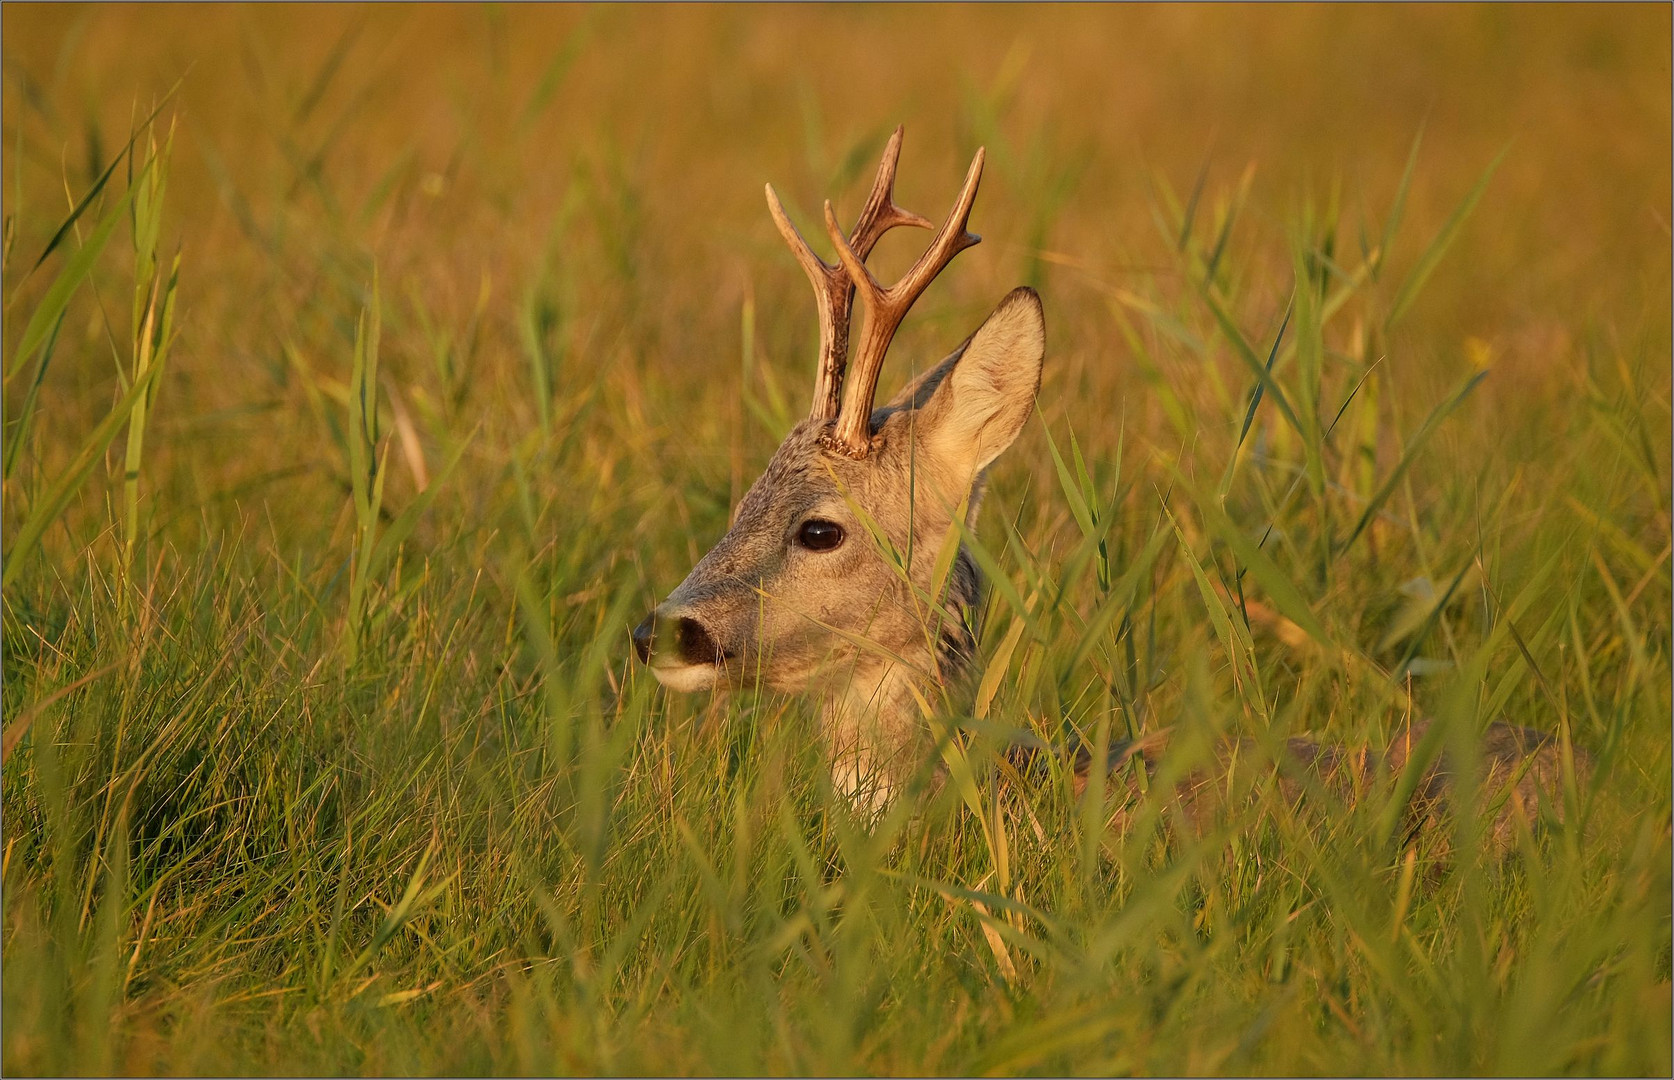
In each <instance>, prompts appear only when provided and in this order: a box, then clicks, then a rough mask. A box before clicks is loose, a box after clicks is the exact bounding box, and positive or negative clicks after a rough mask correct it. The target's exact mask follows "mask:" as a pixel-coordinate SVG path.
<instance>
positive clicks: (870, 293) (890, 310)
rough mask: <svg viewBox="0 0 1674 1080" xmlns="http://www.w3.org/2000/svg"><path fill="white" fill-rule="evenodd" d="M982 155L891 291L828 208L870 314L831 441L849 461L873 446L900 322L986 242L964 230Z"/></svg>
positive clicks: (841, 254) (830, 228) (830, 226)
mask: <svg viewBox="0 0 1674 1080" xmlns="http://www.w3.org/2000/svg"><path fill="white" fill-rule="evenodd" d="M984 156H985V152H984V151H983V150H982V149H978V150H977V152H976V156H975V157H974V158H972V159H971V167H970V169H969V170H968V171H967V172H966V173H965V186H964V187H962V188H960V190H959V198H958V199H956V200H955V201H954V204H953V209H952V210H950V211H949V212H948V216H947V220H946V221H945V222H943V223H942V227H941V229H940V230H939V231H938V232H937V233H936V236H935V238H934V239H933V240H931V241H930V247H929V248H928V249H927V250H926V251H925V252H924V254H923V255H920V256H919V257H918V261H917V262H915V263H913V265H912V269H910V270H908V271H907V272H906V274H904V275H903V276H902V277H901V280H900V281H897V282H896V283H895V284H894V285H891V286H890V287H889V288H887V289H886V288H884V287H883V286H882V285H880V284H879V283H878V279H877V278H875V277H873V276H872V273H871V271H869V270H867V269H866V263H865V261H864V259H865V256H863V255H860V254H859V253H858V252H857V251H856V250H855V249H854V248H852V247H850V246H849V244H848V243H846V242H845V241H844V240H843V233H842V230H841V229H839V228H838V227H837V215H836V214H834V213H833V212H832V209H831V203H830V202H829V201H828V202H827V203H826V204H825V229H826V232H827V233H829V234H830V236H831V242H832V243H833V244H835V245H836V246H837V257H838V258H839V259H840V260H841V261H842V264H843V268H844V269H845V270H847V271H848V274H849V278H850V279H851V280H852V281H853V282H854V286H855V290H856V291H857V292H858V293H859V294H860V303H861V306H862V307H863V308H865V310H866V321H865V323H864V325H863V328H862V330H861V336H860V347H859V349H857V350H856V352H855V358H854V364H853V371H852V373H851V374H850V377H849V378H848V379H847V380H845V384H844V386H843V403H842V408H841V409H840V410H839V412H838V414H837V430H836V431H835V432H834V434H833V438H832V441H833V442H834V443H835V445H836V447H837V448H838V449H840V450H842V451H843V452H844V453H846V454H848V455H849V456H851V457H857V458H858V457H864V456H865V455H866V451H867V450H868V449H870V447H871V445H872V426H871V419H872V401H873V398H874V397H875V396H876V395H877V391H878V374H879V372H881V371H882V370H883V361H884V354H885V353H887V352H888V351H889V343H890V341H892V340H893V339H894V337H895V331H896V329H897V328H898V327H899V326H900V325H901V320H902V319H903V318H905V317H906V314H907V312H908V310H909V309H911V308H912V306H913V302H914V301H915V300H917V299H918V298H919V295H920V294H922V293H923V292H924V290H925V289H926V288H928V287H929V285H930V283H931V282H932V281H934V280H935V279H936V275H937V274H940V273H941V272H942V270H943V269H945V268H946V267H947V264H948V263H950V262H952V261H953V257H954V256H955V255H958V254H959V253H960V252H961V251H964V250H965V249H966V248H968V247H971V246H972V245H974V244H976V243H978V242H980V241H981V240H982V237H980V236H977V235H976V234H974V233H971V232H969V231H967V230H966V228H965V226H966V224H967V223H968V222H969V221H970V217H971V206H972V204H973V203H975V202H976V193H977V185H978V184H979V183H981V181H982V163H983V160H984Z"/></svg>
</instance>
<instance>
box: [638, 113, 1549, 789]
mask: <svg viewBox="0 0 1674 1080" xmlns="http://www.w3.org/2000/svg"><path fill="white" fill-rule="evenodd" d="M900 151H901V131H900V130H899V129H897V130H896V132H895V134H894V135H893V137H891V139H890V140H889V144H888V146H887V147H886V149H885V151H884V156H883V161H882V164H881V165H880V166H879V169H878V173H877V177H876V180H875V182H874V184H873V187H872V191H871V194H870V196H869V198H868V199H867V201H866V204H865V206H864V208H863V209H862V210H861V213H860V216H859V219H858V220H857V222H856V224H855V226H854V228H853V229H852V230H851V231H850V232H849V233H848V234H847V235H845V234H844V233H843V231H842V230H841V228H840V227H839V225H838V223H837V219H836V215H835V213H834V212H833V210H832V207H831V203H830V202H827V203H826V204H825V215H824V217H825V227H826V232H827V234H828V236H829V239H830V241H831V243H832V245H833V246H834V247H835V249H836V253H837V261H836V263H835V264H832V263H827V262H825V261H824V260H823V259H821V258H820V257H819V256H818V255H816V254H815V253H814V251H813V249H812V248H811V247H810V246H809V245H808V243H807V242H806V241H805V240H804V239H803V238H802V236H801V234H800V233H799V232H798V231H797V229H796V227H795V226H794V225H793V224H792V223H791V222H790V219H789V218H788V216H787V215H786V214H785V211H784V208H783V207H782V205H781V204H780V201H779V199H778V196H777V195H776V194H775V193H774V191H773V187H772V185H768V187H767V203H768V209H769V211H770V212H771V214H772V217H773V220H774V223H775V224H776V225H777V226H778V229H779V232H780V233H781V234H782V235H783V237H784V239H785V242H786V243H787V244H788V245H789V247H790V249H791V251H792V252H793V253H794V254H795V256H796V258H797V261H798V262H799V263H800V264H801V266H802V268H803V270H804V271H805V272H806V274H807V276H808V279H809V281H810V283H811V284H812V286H813V289H814V294H815V297H816V300H817V303H818V312H819V323H820V355H819V363H818V368H817V375H816V379H815V386H814V400H813V407H812V409H811V410H810V412H809V415H808V417H807V418H806V419H804V420H802V421H801V422H800V423H798V424H797V425H796V426H795V427H794V428H793V429H792V430H791V432H790V433H789V434H788V435H787V436H786V437H785V440H784V442H783V443H782V444H781V445H780V446H779V449H778V450H777V451H776V452H775V453H774V455H773V458H772V460H771V461H769V462H768V464H767V468H766V469H765V471H764V472H763V473H762V475H761V477H760V478H759V479H758V480H756V482H755V483H754V484H753V485H752V486H751V487H750V489H749V490H748V492H747V493H746V494H745V496H744V498H743V500H742V501H741V502H740V504H739V506H738V508H737V512H736V514H735V517H734V522H733V525H732V527H731V528H730V529H729V531H728V532H727V534H726V535H725V536H724V537H722V538H721V540H720V541H719V542H718V543H717V544H716V545H715V546H714V548H713V549H711V550H710V551H709V553H708V554H707V555H705V556H704V557H703V558H702V559H701V560H700V561H699V562H698V564H697V565H696V566H695V567H694V568H693V569H692V571H691V573H690V574H689V575H688V576H687V578H686V580H685V581H683V582H682V583H681V584H680V585H679V586H678V587H677V588H676V589H675V590H674V591H673V592H672V593H671V594H669V596H668V598H667V599H666V600H665V601H663V603H661V604H659V605H658V606H657V608H656V609H655V611H653V612H652V613H651V614H650V615H649V616H647V618H646V619H645V621H644V622H642V623H641V624H640V625H639V626H638V627H637V628H635V630H634V634H633V638H634V645H635V649H636V651H637V652H638V653H639V656H640V658H641V659H642V660H644V661H645V662H646V663H648V664H649V665H650V667H651V670H652V672H653V673H654V674H655V675H656V677H657V679H658V680H659V681H660V682H661V683H662V684H663V685H665V686H667V687H669V688H671V689H674V690H680V691H699V690H709V689H722V688H728V687H744V686H752V685H755V686H766V687H770V688H773V689H778V690H784V691H792V692H804V693H813V694H816V695H818V696H819V698H820V700H821V702H822V710H821V722H820V727H821V732H820V734H821V738H822V739H823V741H824V744H825V750H826V753H827V756H828V758H829V761H830V763H831V769H832V779H833V783H834V786H835V787H836V789H837V790H838V791H840V792H842V793H843V794H844V795H845V796H847V797H848V798H849V800H850V801H851V802H852V803H853V804H854V805H855V806H856V807H857V809H861V810H863V811H867V812H871V813H875V812H877V811H878V810H880V809H881V808H882V807H883V806H885V805H886V804H887V803H888V802H889V801H890V800H891V799H892V798H893V797H894V796H895V795H896V794H897V793H898V792H899V791H900V790H901V789H902V788H903V786H904V785H905V783H906V781H907V780H908V778H909V777H910V776H911V775H912V774H913V772H914V770H915V769H917V768H918V767H919V765H920V764H921V763H922V762H923V760H924V756H925V754H926V753H928V752H929V750H930V748H931V738H930V726H929V724H928V722H927V719H926V703H928V702H930V701H935V700H938V699H939V698H940V690H942V689H943V688H945V687H948V686H951V685H956V684H957V681H958V679H959V676H960V675H961V674H963V673H964V672H965V670H966V669H967V668H968V667H969V666H970V664H971V661H972V658H973V652H974V643H973V636H972V631H971V626H970V621H971V615H972V612H973V610H974V607H975V605H976V602H977V600H978V596H979V591H980V589H981V584H982V583H981V577H980V574H979V572H978V570H977V567H976V564H975V562H974V561H973V560H972V558H971V556H970V553H969V551H968V550H966V548H965V547H964V546H963V545H959V546H958V547H957V548H956V549H955V548H954V546H953V545H954V544H956V543H957V532H956V528H957V526H956V525H955V522H956V519H958V520H959V521H961V522H962V524H963V525H964V526H965V527H967V528H974V526H975V523H976V517H977V511H978V507H979V505H980V503H981V499H982V493H983V486H984V480H985V477H986V473H987V470H988V468H989V466H990V465H992V464H993V463H994V461H995V459H996V458H998V457H999V456H1000V454H1001V453H1003V452H1004V451H1005V450H1006V448H1007V447H1009V446H1010V445H1011V444H1012V442H1013V441H1014V440H1015V439H1016V438H1017V436H1018V434H1019V432H1020V431H1021V430H1022V429H1023V426H1024V424H1025V422H1026V421H1027V420H1028V418H1029V416H1030V414H1031V412H1032V411H1033V408H1034V400H1035V394H1036V391H1037V389H1038V388H1039V385H1040V377H1041V365H1042V361H1043V358H1044V355H1045V349H1046V330H1045V320H1044V315H1043V312H1042V308H1041V302H1040V298H1039V297H1038V296H1037V295H1036V294H1035V292H1034V291H1033V290H1031V289H1027V288H1019V289H1015V290H1013V291H1012V292H1011V293H1010V294H1008V295H1007V296H1006V297H1005V298H1004V299H1003V300H1001V301H1000V303H999V305H998V306H997V307H996V308H995V309H994V311H993V313H992V314H990V315H989V316H988V318H987V319H986V320H984V321H983V323H982V325H981V326H979V327H978V328H977V330H976V331H975V333H973V334H972V335H971V336H970V337H969V338H968V339H967V340H966V341H965V342H964V344H962V345H960V346H959V347H958V348H956V349H955V350H954V351H953V352H952V353H951V354H950V355H949V356H948V357H947V358H946V359H944V360H942V361H941V362H940V363H939V364H936V365H935V366H933V367H931V368H929V369H928V370H927V371H925V372H924V373H923V374H921V375H920V376H918V377H917V378H916V379H914V380H913V381H912V382H911V383H909V385H907V386H906V387H905V388H904V389H903V390H902V391H901V392H900V393H898V394H897V395H896V396H895V397H894V398H893V399H891V400H890V401H889V402H888V403H887V404H884V405H882V406H881V407H880V406H877V405H876V402H875V395H876V392H877V385H878V376H879V373H880V371H881V370H882V367H883V362H884V356H885V353H886V352H887V351H888V348H889V345H890V341H891V339H892V338H893V337H894V334H895V331H896V329H897V327H898V326H899V325H900V323H901V320H902V318H903V317H904V316H905V315H906V313H907V310H908V309H909V308H910V307H911V306H912V304H913V302H914V301H915V300H916V299H917V298H918V296H919V295H920V294H921V293H923V291H924V290H925V288H926V287H928V286H929V284H930V282H931V281H932V280H933V279H934V278H935V277H936V275H937V274H938V273H940V271H941V270H942V269H943V268H945V267H946V266H947V264H948V263H949V262H950V261H951V260H952V259H953V258H954V256H956V255H957V254H959V252H961V251H963V250H964V249H965V248H967V247H970V246H972V245H974V244H976V243H977V242H978V240H979V238H978V237H977V236H975V235H973V234H971V233H970V232H969V231H968V230H967V223H968V221H969V217H970V213H971V207H972V204H973V202H974V200H975V198H976V192H977V185H978V183H979V182H980V180H981V177H982V167H983V151H982V150H978V151H977V153H976V156H975V158H974V159H973V160H972V162H971V165H970V168H969V170H968V171H967V173H966V176H965V182H964V185H963V186H962V187H961V189H960V191H959V194H958V197H957V198H956V199H955V201H954V206H953V209H952V210H951V211H950V212H949V213H948V216H947V218H946V219H945V220H944V222H943V223H942V224H941V226H940V227H939V228H936V227H935V226H934V225H933V224H932V223H931V222H930V221H928V220H926V219H925V218H923V217H920V216H919V215H917V214H914V213H911V212H909V211H906V210H903V209H901V208H900V207H898V206H897V205H895V201H894V197H893V189H894V180H895V170H896V165H897V162H898V160H899V156H900ZM900 226H912V227H917V228H927V229H928V228H934V229H935V232H934V236H933V238H932V239H931V241H930V243H929V245H928V247H927V248H926V250H925V251H924V253H923V255H921V256H920V257H919V259H918V260H917V261H916V262H915V263H914V264H913V266H912V267H911V269H909V270H908V271H907V272H906V274H905V275H904V276H903V277H902V278H901V279H900V280H899V281H898V282H896V283H895V284H894V285H890V286H887V287H886V286H884V285H883V284H881V283H879V282H878V281H877V279H876V278H874V277H873V276H872V274H871V272H870V271H869V270H868V269H867V267H866V258H867V256H868V255H869V254H870V253H871V250H872V248H873V246H874V245H875V244H876V243H877V242H878V240H879V238H881V237H882V236H883V234H884V233H886V232H888V231H889V230H891V229H894V228H896V227H900ZM857 298H858V300H859V301H860V305H859V306H860V309H861V313H862V316H863V318H862V322H861V329H860V333H859V335H858V342H857V344H856V346H855V349H854V357H853V359H852V361H851V360H850V359H849V356H848V353H849V330H850V314H851V306H852V304H853V302H854V300H855V299H857ZM1423 731H1424V729H1423V728H1421V727H1416V726H1415V730H1413V731H1411V732H1408V733H1407V742H1406V744H1405V745H1406V746H1407V748H1408V749H1409V750H1410V748H1411V746H1412V740H1413V739H1414V738H1415V737H1416V738H1418V739H1420V740H1421V739H1422V735H1423ZM1165 742H1166V736H1165V735H1158V734H1153V735H1151V736H1150V737H1148V738H1146V739H1143V740H1140V741H1136V742H1132V743H1119V744H1117V745H1116V746H1114V747H1112V750H1111V754H1110V758H1109V762H1108V763H1109V764H1110V765H1120V764H1123V763H1125V762H1126V761H1127V760H1128V759H1129V758H1131V757H1133V756H1135V755H1139V756H1141V757H1142V758H1143V759H1144V760H1145V762H1146V767H1147V768H1148V769H1155V767H1156V760H1157V758H1158V756H1159V754H1158V752H1159V751H1160V749H1161V748H1162V746H1163V745H1164V743H1165ZM1238 746H1239V744H1238V743H1237V742H1236V741H1223V742H1222V743H1221V744H1220V749H1219V756H1220V757H1221V758H1223V759H1224V758H1225V757H1226V756H1227V755H1229V754H1236V753H1237V751H1238ZM1483 749H1484V760H1485V761H1486V762H1487V763H1488V765H1489V767H1490V776H1492V775H1494V774H1495V773H1496V772H1497V773H1498V774H1500V775H1506V773H1505V770H1507V769H1512V768H1517V767H1519V763H1523V768H1522V772H1520V773H1519V774H1518V775H1517V776H1516V778H1515V792H1514V794H1516V795H1517V796H1518V798H1517V799H1516V800H1515V801H1516V802H1517V803H1518V805H1522V804H1523V803H1525V802H1528V803H1532V802H1534V801H1537V800H1539V799H1540V798H1541V797H1542V795H1545V796H1546V797H1547V798H1548V799H1550V797H1551V796H1552V794H1553V793H1554V791H1555V790H1556V789H1555V787H1554V783H1555V778H1556V777H1557V776H1558V775H1559V771H1558V768H1557V761H1558V758H1557V747H1556V743H1555V741H1553V740H1551V739H1550V738H1548V737H1545V736H1542V735H1540V734H1539V733H1537V732H1533V731H1530V730H1528V729H1524V728H1513V727H1511V726H1510V725H1505V724H1496V725H1495V726H1494V728H1493V729H1491V730H1490V731H1489V733H1488V738H1487V740H1486V742H1485V743H1484V744H1483ZM1290 751H1291V753H1292V754H1293V756H1295V757H1297V758H1300V759H1301V762H1302V763H1303V764H1304V765H1305V766H1306V767H1311V768H1314V769H1317V770H1318V772H1319V773H1320V774H1321V775H1322V776H1323V777H1324V778H1325V779H1326V780H1327V781H1329V782H1330V783H1332V784H1333V785H1334V786H1336V787H1338V788H1339V789H1346V788H1347V787H1353V786H1356V785H1357V784H1359V782H1360V781H1359V779H1357V778H1363V777H1364V776H1366V775H1367V774H1368V773H1369V772H1373V771H1377V770H1379V769H1382V770H1384V771H1388V770H1390V769H1393V770H1395V771H1399V770H1400V769H1401V768H1402V767H1403V765H1404V763H1405V761H1406V753H1405V752H1404V751H1403V750H1402V749H1401V748H1400V747H1399V746H1397V747H1392V748H1391V749H1390V750H1389V751H1386V752H1384V753H1382V754H1370V753H1368V752H1366V751H1360V752H1351V751H1348V750H1345V749H1343V748H1340V747H1331V746H1328V745H1322V744H1317V743H1314V742H1311V741H1308V740H1291V742H1290ZM1529 766H1532V767H1529ZM1091 767H1092V765H1091V758H1090V755H1089V754H1088V753H1086V752H1085V751H1082V752H1081V753H1080V754H1079V755H1078V758H1077V760H1076V763H1075V769H1076V787H1077V789H1078V790H1079V789H1080V788H1081V787H1082V786H1084V784H1085V781H1086V778H1087V775H1088V772H1089V770H1090V769H1091ZM1446 783H1447V775H1446V772H1445V770H1444V769H1443V768H1442V767H1441V766H1440V765H1439V764H1433V765H1431V766H1430V767H1429V768H1428V769H1427V770H1426V771H1425V772H1424V774H1423V776H1422V777H1421V778H1420V779H1419V782H1418V785H1417V788H1418V792H1417V793H1418V794H1419V795H1421V796H1422V795H1425V794H1427V793H1431V792H1432V789H1436V788H1439V787H1445V785H1446ZM1212 787H1213V785H1212V784H1209V785H1206V784H1205V782H1204V781H1203V779H1202V773H1201V772H1199V773H1196V774H1193V776H1191V777H1188V778H1187V779H1186V780H1183V781H1181V792H1182V796H1183V797H1184V798H1186V799H1188V800H1190V801H1192V802H1194V803H1196V802H1200V801H1201V800H1200V799H1199V798H1198V797H1197V796H1198V794H1201V792H1202V791H1203V790H1205V789H1206V788H1212Z"/></svg>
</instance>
